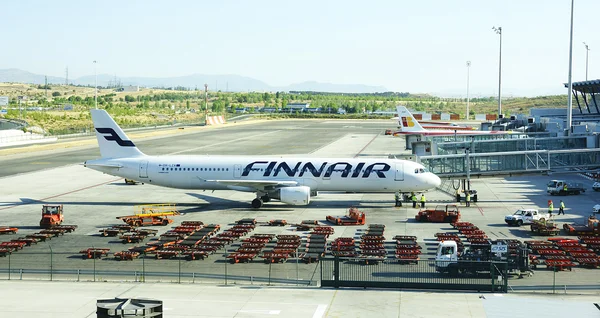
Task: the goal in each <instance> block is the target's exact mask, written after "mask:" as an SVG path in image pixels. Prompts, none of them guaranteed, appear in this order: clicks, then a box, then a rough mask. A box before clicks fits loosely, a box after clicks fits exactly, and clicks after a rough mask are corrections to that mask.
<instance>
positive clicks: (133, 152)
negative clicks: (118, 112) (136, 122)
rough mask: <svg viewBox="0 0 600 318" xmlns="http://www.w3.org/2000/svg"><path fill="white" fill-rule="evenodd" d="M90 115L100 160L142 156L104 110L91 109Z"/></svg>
mask: <svg viewBox="0 0 600 318" xmlns="http://www.w3.org/2000/svg"><path fill="white" fill-rule="evenodd" d="M91 114H92V121H93V122H94V129H95V130H96V138H97V139H98V146H100V154H101V155H102V158H125V157H139V156H144V154H143V153H142V152H141V151H140V150H139V149H137V147H136V146H135V145H134V144H133V142H132V141H131V140H129V138H127V135H125V133H124V132H123V130H121V127H119V125H117V123H116V122H115V121H114V120H113V119H112V117H110V115H109V114H108V113H107V112H106V111H105V110H104V109H92V110H91Z"/></svg>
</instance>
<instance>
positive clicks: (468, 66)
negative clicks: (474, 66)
mask: <svg viewBox="0 0 600 318" xmlns="http://www.w3.org/2000/svg"><path fill="white" fill-rule="evenodd" d="M470 68H471V61H467V116H465V117H466V118H467V120H469V69H470Z"/></svg>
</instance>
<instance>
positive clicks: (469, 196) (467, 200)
mask: <svg viewBox="0 0 600 318" xmlns="http://www.w3.org/2000/svg"><path fill="white" fill-rule="evenodd" d="M465 206H471V193H470V192H469V191H467V195H466V196H465Z"/></svg>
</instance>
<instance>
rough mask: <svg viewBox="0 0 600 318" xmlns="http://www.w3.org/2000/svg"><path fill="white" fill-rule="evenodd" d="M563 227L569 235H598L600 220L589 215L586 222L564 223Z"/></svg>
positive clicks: (599, 232) (599, 233)
mask: <svg viewBox="0 0 600 318" xmlns="http://www.w3.org/2000/svg"><path fill="white" fill-rule="evenodd" d="M563 229H564V230H565V231H567V233H568V234H569V235H579V236H599V235H600V220H598V219H597V218H596V217H595V216H593V215H591V216H589V217H588V219H587V224H566V223H565V224H564V225H563Z"/></svg>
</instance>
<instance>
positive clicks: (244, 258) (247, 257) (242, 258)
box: [227, 252, 257, 264]
mask: <svg viewBox="0 0 600 318" xmlns="http://www.w3.org/2000/svg"><path fill="white" fill-rule="evenodd" d="M256 255H257V254H256V253H238V252H233V253H231V254H229V255H227V258H229V259H230V262H231V264H237V263H250V262H251V261H252V260H253V259H255V258H256Z"/></svg>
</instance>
